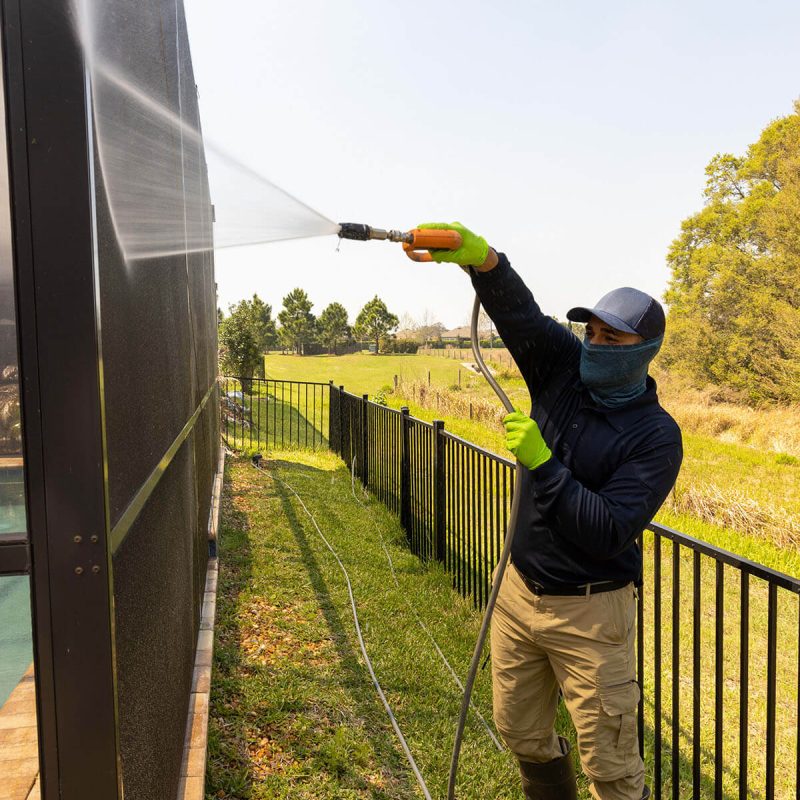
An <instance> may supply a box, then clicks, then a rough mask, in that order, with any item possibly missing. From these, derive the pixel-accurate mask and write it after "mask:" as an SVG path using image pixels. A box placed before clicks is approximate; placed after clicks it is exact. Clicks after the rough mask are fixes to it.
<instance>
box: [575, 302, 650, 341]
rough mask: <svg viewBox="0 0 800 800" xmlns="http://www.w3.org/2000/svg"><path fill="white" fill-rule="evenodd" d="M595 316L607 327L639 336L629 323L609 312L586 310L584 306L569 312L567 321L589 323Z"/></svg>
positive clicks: (599, 309) (593, 309) (596, 309)
mask: <svg viewBox="0 0 800 800" xmlns="http://www.w3.org/2000/svg"><path fill="white" fill-rule="evenodd" d="M593 316H595V317H597V318H598V319H601V320H603V322H605V323H606V325H610V326H611V327H612V328H616V329H617V330H618V331H623V332H624V333H635V334H636V335H637V336H638V335H639V332H638V331H636V330H634V329H633V328H632V327H631V326H630V325H628V323H627V322H625V321H624V320H621V319H620V318H619V317H617V316H614V314H609V313H608V311H603V309H601V308H584V307H583V306H576V307H575V308H571V309H570V310H569V311H567V319H568V320H569V321H570V322H588V321H589V320H590V319H591V318H592V317H593Z"/></svg>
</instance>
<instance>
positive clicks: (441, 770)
mask: <svg viewBox="0 0 800 800" xmlns="http://www.w3.org/2000/svg"><path fill="white" fill-rule="evenodd" d="M271 455H272V459H271V460H270V461H269V462H266V460H265V466H266V471H264V472H257V471H256V470H254V469H253V468H252V467H251V466H250V465H249V463H248V462H247V461H246V460H234V461H230V462H229V464H228V467H227V475H226V482H225V496H224V504H223V517H222V528H221V533H220V578H219V581H220V583H219V594H218V606H217V609H218V611H217V615H218V616H217V631H216V636H217V643H216V648H215V664H214V680H213V688H212V697H211V712H210V725H209V764H208V772H207V787H206V791H207V795H206V796H207V798H209V800H211V799H212V798H231V799H233V798H237V799H238V798H242V799H244V798H248V799H252V800H261V799H262V798H263V799H264V800H266V798H270V800H272V799H273V798H315V799H320V798H325V799H327V798H330V799H331V800H334V798H335V799H336V800H341V799H342V798H385V799H386V800H389V799H390V798H391V799H392V800H395V799H396V798H414V797H420V796H421V793H420V792H419V790H418V788H417V786H416V783H415V781H414V778H413V775H412V774H411V772H410V769H409V768H408V765H407V763H406V762H405V759H404V757H403V755H402V751H401V750H400V747H399V744H398V743H397V741H396V740H395V738H394V735H393V733H392V730H391V727H390V724H389V720H388V717H387V716H386V713H385V711H384V709H383V707H382V705H381V704H380V701H379V699H378V697H377V694H376V692H375V690H374V688H373V686H372V684H371V682H370V678H369V675H368V673H367V671H366V669H365V667H364V665H363V663H362V659H361V656H360V652H359V648H358V644H357V640H356V637H355V632H354V625H353V620H352V616H351V611H350V605H349V600H348V595H347V588H346V584H345V582H344V578H343V576H342V573H341V572H340V570H339V567H338V565H337V563H336V561H335V560H334V558H333V557H332V555H331V553H330V552H329V551H328V550H327V548H326V547H325V545H324V543H323V542H322V541H321V540H320V538H319V535H318V534H317V532H316V531H315V529H314V527H313V525H312V523H311V521H310V519H309V518H308V517H307V516H306V515H305V513H304V511H303V509H302V507H301V506H300V504H299V503H298V501H297V500H296V498H295V497H294V496H293V495H292V493H291V492H290V490H289V489H288V488H287V487H286V486H285V485H284V484H281V483H280V482H279V481H276V480H275V476H277V477H279V478H281V479H283V480H285V481H287V482H288V483H289V484H290V485H291V486H292V487H293V488H294V489H295V490H296V491H297V492H298V493H299V494H300V496H301V497H302V498H303V500H304V502H305V503H306V505H307V507H308V508H309V510H310V511H311V512H312V513H313V514H314V515H315V517H316V518H317V520H318V523H319V525H320V526H321V528H322V530H323V532H324V535H325V536H326V538H328V540H329V541H330V542H331V544H332V546H333V547H334V548H335V550H336V551H337V552H338V554H339V556H340V558H341V559H342V561H343V563H344V564H345V565H346V568H347V570H348V572H349V574H350V579H351V581H352V585H353V593H354V596H355V601H356V603H357V607H358V613H359V617H360V621H361V626H362V630H363V633H364V638H365V644H366V648H367V652H368V653H369V655H370V658H371V660H372V662H373V665H374V668H375V672H376V674H377V676H378V679H379V681H380V682H381V684H382V686H383V689H384V691H385V692H386V695H387V698H388V701H389V703H390V705H391V707H392V710H393V712H394V714H395V716H396V717H397V720H398V723H399V725H400V727H401V729H402V731H403V734H404V735H405V737H406V739H407V740H408V743H409V747H410V749H411V751H412V753H413V755H414V757H415V759H416V761H417V763H418V765H419V768H420V770H421V772H422V774H423V776H424V777H425V780H426V782H427V783H428V786H429V788H430V790H431V793H432V795H433V797H435V798H441V797H443V796H444V795H445V790H446V783H447V774H448V765H449V757H450V749H451V746H452V740H453V734H454V731H455V724H456V717H457V714H458V710H459V703H460V692H459V690H458V688H457V686H456V685H455V683H454V682H453V681H452V678H451V677H450V675H449V674H448V672H447V671H446V669H445V667H444V666H443V664H442V662H441V660H440V658H439V656H438V655H437V654H436V652H435V650H434V648H433V646H432V645H431V644H430V641H429V639H428V637H427V634H426V633H425V632H424V631H423V629H422V628H421V627H420V626H419V625H418V623H417V621H416V619H415V616H414V615H415V614H416V615H417V616H418V617H419V619H421V620H422V621H423V622H424V624H425V626H426V627H427V628H428V629H429V630H430V631H431V633H432V634H433V636H434V637H435V638H436V640H437V642H438V644H439V647H440V648H441V650H442V651H443V652H444V654H445V655H446V656H447V658H448V660H449V661H450V663H451V664H452V666H453V668H454V669H455V671H456V673H457V674H459V675H461V676H462V678H463V676H464V675H465V673H466V670H467V666H468V663H469V658H470V655H471V648H472V646H473V644H474V640H475V638H476V636H477V632H478V627H479V624H480V618H479V615H478V614H477V613H476V612H475V611H474V610H473V609H472V606H471V604H470V603H469V602H467V601H465V600H462V599H461V598H460V597H459V596H458V595H457V594H456V593H455V592H453V591H452V588H451V580H450V578H449V576H447V575H446V574H445V573H444V572H443V571H442V570H441V569H440V568H439V567H438V566H435V565H433V566H431V565H428V566H426V565H423V564H422V563H421V562H420V561H419V560H418V559H416V558H415V557H414V556H412V555H411V554H410V553H409V551H408V549H407V548H406V546H405V534H404V532H403V531H402V530H401V528H400V527H399V524H398V522H397V519H396V518H395V517H394V516H393V515H392V514H390V513H389V512H388V511H386V510H385V508H384V507H383V506H382V505H381V504H380V503H378V502H377V501H375V500H370V499H368V498H363V499H362V502H363V503H365V507H362V506H361V505H359V503H358V502H357V501H356V500H355V498H354V497H353V495H352V493H351V479H350V474H349V472H348V471H347V469H346V467H345V466H344V465H343V464H342V462H341V461H340V460H339V459H338V458H336V457H334V456H333V455H331V454H330V453H319V454H312V453H307V452H305V453H304V452H297V451H295V452H291V453H281V452H275V453H273V454H271ZM359 491H360V490H359ZM382 542H383V543H385V545H386V548H387V551H388V553H389V554H390V555H391V559H392V561H393V564H394V568H395V570H396V575H397V585H395V583H394V581H393V578H392V575H391V571H390V568H389V562H388V560H387V555H386V552H387V551H384V549H383V547H382ZM412 609H413V610H412ZM475 705H476V707H477V708H478V710H479V711H480V712H481V713H482V714H483V715H484V716H485V717H486V718H487V719H491V687H490V675H489V671H488V670H486V671H484V672H481V673H480V675H479V678H478V681H477V685H476V691H475ZM566 724H567V723H566V721H565V719H562V725H566ZM461 764H462V766H461V771H460V778H459V797H460V798H462V800H468V799H469V798H473V799H474V800H485V799H486V798H487V797H491V798H498V799H501V798H508V799H509V800H511V798H517V797H518V796H519V793H520V790H519V781H518V777H517V772H516V767H515V764H514V762H513V759H512V758H511V756H510V755H509V754H508V752H506V751H504V752H498V751H497V749H496V748H495V746H494V745H493V743H492V741H491V739H490V738H489V736H488V735H487V734H486V731H485V729H484V728H483V727H481V726H480V725H479V724H478V722H477V721H476V719H475V718H474V717H473V718H472V719H471V721H470V724H469V725H468V726H467V733H466V739H465V743H464V749H463V756H462V761H461ZM583 796H584V797H588V795H586V794H584V795H583Z"/></svg>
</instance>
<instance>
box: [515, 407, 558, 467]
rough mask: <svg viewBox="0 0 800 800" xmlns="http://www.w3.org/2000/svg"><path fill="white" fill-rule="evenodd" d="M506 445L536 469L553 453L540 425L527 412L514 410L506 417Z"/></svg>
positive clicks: (526, 464)
mask: <svg viewBox="0 0 800 800" xmlns="http://www.w3.org/2000/svg"><path fill="white" fill-rule="evenodd" d="M503 425H505V426H506V447H507V448H508V449H509V450H510V451H511V452H512V453H513V454H514V455H515V456H516V457H517V458H518V459H519V463H520V464H522V465H523V466H526V467H527V468H528V469H536V467H540V466H541V465H542V464H544V463H545V462H546V461H549V460H550V457H551V456H552V455H553V454H552V453H551V452H550V448H549V447H548V446H547V445H546V444H545V442H544V439H543V438H542V434H541V431H540V430H539V426H538V425H537V424H536V422H535V421H534V420H532V419H531V418H530V417H529V416H528V415H527V414H523V413H522V412H521V411H519V410H517V411H513V412H512V413H511V414H509V415H508V416H507V417H505V419H503Z"/></svg>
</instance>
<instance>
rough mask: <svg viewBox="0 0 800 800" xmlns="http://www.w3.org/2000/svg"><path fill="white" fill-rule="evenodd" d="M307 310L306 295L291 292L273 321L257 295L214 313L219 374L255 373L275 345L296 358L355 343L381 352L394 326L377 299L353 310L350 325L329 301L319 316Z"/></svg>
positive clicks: (342, 310) (309, 303) (337, 305)
mask: <svg viewBox="0 0 800 800" xmlns="http://www.w3.org/2000/svg"><path fill="white" fill-rule="evenodd" d="M312 308H313V303H312V301H311V299H310V298H309V296H308V294H307V293H306V292H305V291H304V290H303V289H300V288H297V289H293V290H292V291H291V292H289V294H287V295H286V296H285V297H284V298H283V308H282V309H281V310H280V312H279V313H278V315H277V318H273V316H272V306H271V305H270V304H269V303H266V302H264V301H263V300H262V299H261V298H260V297H259V296H258V295H257V294H254V295H253V297H252V299H251V300H242V301H241V302H239V303H236V304H234V305H231V306H230V307H229V308H228V313H227V314H224V313H223V312H222V310H221V309H220V310H219V311H218V318H219V350H220V352H219V356H220V368H221V369H222V371H223V372H225V373H227V374H229V375H243V376H244V375H246V376H249V375H258V374H259V371H260V370H263V354H264V353H266V352H267V351H268V350H272V349H275V348H276V347H281V348H283V349H284V350H288V351H290V352H293V353H296V354H298V355H304V354H305V353H306V352H307V351H308V350H310V349H315V350H316V349H318V348H319V347H322V348H324V349H327V351H328V352H329V353H336V352H337V349H338V348H340V347H342V346H343V345H347V344H350V343H352V342H354V341H358V342H370V343H374V345H375V351H376V352H381V350H382V349H384V350H385V349H386V342H387V340H388V338H389V337H390V335H391V333H392V331H394V330H395V329H396V328H397V326H398V324H399V320H398V318H397V317H396V316H395V315H394V314H392V313H391V311H389V309H388V308H387V307H386V303H384V301H383V300H381V299H380V298H379V297H378V296H377V295H375V297H373V298H372V300H370V301H369V302H367V303H366V304H365V305H364V307H363V308H362V309H361V311H359V313H358V316H357V317H356V320H355V323H354V324H353V325H352V326H351V325H350V323H349V321H348V315H347V309H346V308H345V307H344V306H343V305H342V304H341V303H337V302H333V303H330V304H329V305H328V306H326V307H325V308H324V309H323V310H322V313H321V314H320V315H319V317H317V316H315V315H314V313H313V312H312V310H311V309H312Z"/></svg>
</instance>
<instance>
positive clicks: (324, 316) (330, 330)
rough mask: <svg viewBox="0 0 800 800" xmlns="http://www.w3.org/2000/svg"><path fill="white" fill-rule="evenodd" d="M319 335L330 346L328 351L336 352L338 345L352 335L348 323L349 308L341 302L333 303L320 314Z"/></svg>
mask: <svg viewBox="0 0 800 800" xmlns="http://www.w3.org/2000/svg"><path fill="white" fill-rule="evenodd" d="M318 322H319V326H318V327H319V337H320V339H321V340H322V343H323V344H324V345H325V346H326V347H327V348H328V352H331V353H336V346H337V345H339V344H342V343H344V342H346V341H348V339H350V336H351V335H352V332H351V330H350V325H348V323H347V309H346V308H345V307H344V306H343V305H342V304H341V303H331V304H330V305H329V306H327V308H325V309H324V310H323V312H322V313H321V314H320V315H319V321H318Z"/></svg>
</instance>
